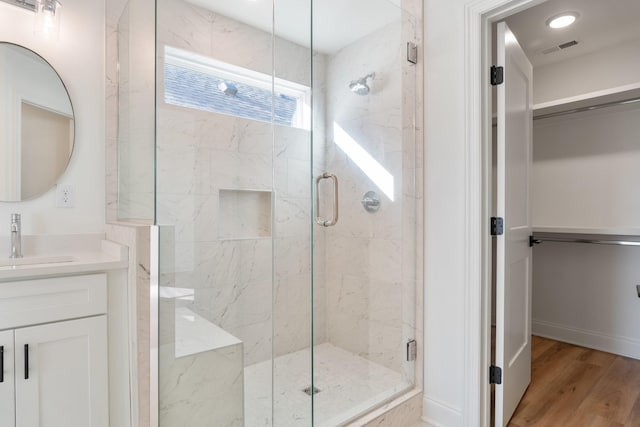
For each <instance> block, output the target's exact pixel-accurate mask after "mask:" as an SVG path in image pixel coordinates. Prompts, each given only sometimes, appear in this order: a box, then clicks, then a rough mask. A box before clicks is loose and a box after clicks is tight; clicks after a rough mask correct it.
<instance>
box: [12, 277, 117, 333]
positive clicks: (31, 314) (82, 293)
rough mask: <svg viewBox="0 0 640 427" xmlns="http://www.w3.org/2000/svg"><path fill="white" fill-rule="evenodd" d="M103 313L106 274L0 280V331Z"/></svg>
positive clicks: (105, 300)
mask: <svg viewBox="0 0 640 427" xmlns="http://www.w3.org/2000/svg"><path fill="white" fill-rule="evenodd" d="M106 312H107V275H106V274H105V273H101V274H91V275H84V276H71V277H57V278H52V279H38V280H23V281H14V282H0V330H1V329H8V328H15V327H19V326H26V325H35V324H38V323H46V322H53V321H57V320H64V319H72V318H76V317H84V316H92V315H96V314H104V313H106Z"/></svg>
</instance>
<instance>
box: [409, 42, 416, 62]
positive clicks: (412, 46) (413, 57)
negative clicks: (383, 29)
mask: <svg viewBox="0 0 640 427" xmlns="http://www.w3.org/2000/svg"><path fill="white" fill-rule="evenodd" d="M407 61H409V62H411V63H412V64H417V63H418V45H417V44H415V43H413V42H408V43H407Z"/></svg>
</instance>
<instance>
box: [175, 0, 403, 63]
mask: <svg viewBox="0 0 640 427" xmlns="http://www.w3.org/2000/svg"><path fill="white" fill-rule="evenodd" d="M187 1H189V2H190V3H193V4H195V5H198V6H200V7H203V8H205V9H209V10H211V11H214V12H216V13H219V14H221V15H225V16H227V17H229V18H232V19H235V20H236V21H240V22H244V23H245V24H248V25H251V26H252V27H256V28H259V29H261V30H264V31H267V32H271V29H272V28H274V25H273V21H275V33H276V34H277V35H278V36H280V37H282V38H284V39H287V40H290V41H292V42H294V43H297V44H299V45H302V46H309V44H310V42H309V39H310V31H311V30H310V26H311V19H310V16H311V6H310V3H311V2H310V1H308V0H307V1H302V0H278V1H277V2H276V8H275V17H274V16H273V15H274V13H273V0H187ZM400 1H401V0H315V1H314V2H313V4H314V7H313V26H314V28H313V33H314V37H313V45H314V49H316V50H319V51H321V52H324V53H334V52H337V51H338V50H340V49H342V48H343V47H345V46H348V45H349V44H351V43H353V42H354V41H356V40H358V39H360V38H362V37H364V36H366V35H367V34H370V33H372V32H374V31H375V30H377V29H379V28H382V27H384V26H385V25H388V24H390V23H392V22H394V21H397V20H399V19H400V16H401V14H400V8H399V5H400ZM274 18H275V19H274Z"/></svg>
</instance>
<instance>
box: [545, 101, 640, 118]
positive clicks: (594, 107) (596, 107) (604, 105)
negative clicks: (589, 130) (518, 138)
mask: <svg viewBox="0 0 640 427" xmlns="http://www.w3.org/2000/svg"><path fill="white" fill-rule="evenodd" d="M639 101H640V97H636V98H629V99H624V100H621V101H613V102H604V103H602V104H596V105H590V106H588V107H580V108H574V109H573V110H566V111H558V112H556V113H549V114H542V115H540V116H534V117H533V120H542V119H549V118H551V117H560V116H566V115H567V114H575V113H582V112H583V111H592V110H600V109H601V108H607V107H613V106H615V105H625V104H634V103H636V102H639Z"/></svg>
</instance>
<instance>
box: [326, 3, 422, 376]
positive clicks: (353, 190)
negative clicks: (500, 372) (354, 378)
mask: <svg viewBox="0 0 640 427" xmlns="http://www.w3.org/2000/svg"><path fill="white" fill-rule="evenodd" d="M401 18H402V14H401V13H400V11H399V13H398V21H397V23H395V24H391V25H389V26H387V27H385V28H383V29H381V30H379V31H377V32H376V33H374V34H371V35H369V36H367V37H365V38H363V39H361V40H359V41H358V42H356V43H353V44H352V45H350V46H347V47H346V48H343V49H342V50H341V51H339V52H337V53H336V54H334V55H331V56H329V57H328V58H327V150H326V162H327V169H331V170H336V171H338V172H337V173H338V174H339V176H340V178H341V184H342V185H341V188H340V190H341V205H340V208H341V213H340V215H341V219H340V223H339V224H338V226H336V227H334V228H333V229H332V230H328V231H327V236H326V237H327V247H331V248H332V250H331V251H330V252H328V253H327V257H326V271H327V284H326V286H327V291H326V292H327V338H328V340H329V341H330V342H333V343H336V344H337V345H340V346H344V348H347V349H349V350H350V351H353V352H355V353H356V354H360V355H362V356H364V357H366V358H368V359H369V360H372V361H375V362H377V363H381V364H383V365H384V366H387V367H390V368H392V369H394V370H397V371H401V370H402V369H403V367H404V364H403V351H404V341H405V340H406V339H408V338H409V335H410V334H415V322H416V318H415V314H416V311H415V309H412V308H410V307H407V306H406V304H407V302H408V301H413V304H414V306H415V304H416V301H415V299H414V298H415V285H416V283H415V281H409V283H410V285H413V286H414V287H413V288H411V286H410V285H408V286H405V285H404V284H405V283H406V282H405V274H407V276H408V277H409V278H414V277H415V268H416V262H415V256H416V252H415V250H414V248H415V245H416V237H415V236H416V208H415V205H416V203H415V196H414V193H415V184H414V182H415V175H414V171H415V158H414V156H415V138H414V135H413V134H412V133H411V132H413V123H414V116H415V113H414V110H415V107H416V105H415V101H414V98H413V96H414V95H412V91H413V90H414V89H413V86H412V85H411V81H410V79H411V78H415V75H412V74H411V73H412V72H413V73H415V70H413V69H409V68H408V66H407V65H405V63H406V61H404V60H403V58H402V55H404V49H398V46H400V45H403V44H404V43H405V41H404V40H405V39H406V37H407V35H406V32H407V30H406V29H404V22H405V20H406V19H403V20H401ZM401 22H402V23H403V24H402V25H401ZM411 39H413V38H411ZM373 46H375V48H374V47H373ZM399 64H402V65H399ZM370 72H375V73H376V77H375V79H373V80H372V81H371V92H370V94H369V95H367V96H356V95H354V94H352V93H350V92H349V91H348V89H347V90H345V88H346V86H347V85H348V79H347V81H345V78H344V76H353V77H352V79H355V78H357V77H361V76H363V75H366V74H368V73H370ZM334 123H337V124H338V125H340V127H342V129H344V130H345V132H347V134H348V135H349V136H350V137H351V138H352V139H353V140H354V141H355V142H356V143H358V144H359V145H360V146H361V147H362V148H363V149H365V150H366V151H367V152H368V153H369V154H370V155H371V156H372V157H374V158H375V159H376V160H377V161H378V162H379V163H380V164H381V165H382V166H383V167H384V168H385V169H387V171H389V173H391V174H392V175H393V176H394V199H395V200H394V201H391V200H389V198H388V197H387V196H385V195H384V194H382V192H381V191H380V189H379V188H377V186H376V184H375V182H374V181H373V180H372V179H371V178H370V177H369V176H367V175H366V174H365V173H364V172H363V171H362V170H360V168H359V167H358V166H357V165H356V164H355V162H354V161H353V159H349V158H348V157H347V155H346V154H345V153H344V152H343V151H342V149H340V148H339V147H338V145H337V144H336V141H334V140H333V138H334V134H333V128H332V127H333V126H334ZM409 162H411V163H409ZM368 190H376V191H377V192H378V193H379V194H380V197H381V200H382V206H381V209H380V210H379V211H378V212H377V213H375V214H369V213H366V212H365V211H364V209H363V208H362V206H361V204H360V200H361V198H362V196H363V194H364V193H365V192H366V191H368ZM405 324H406V325H405ZM345 325H348V327H346V328H345ZM411 338H415V335H411ZM409 368H411V367H410V366H409V367H407V369H409Z"/></svg>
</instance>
